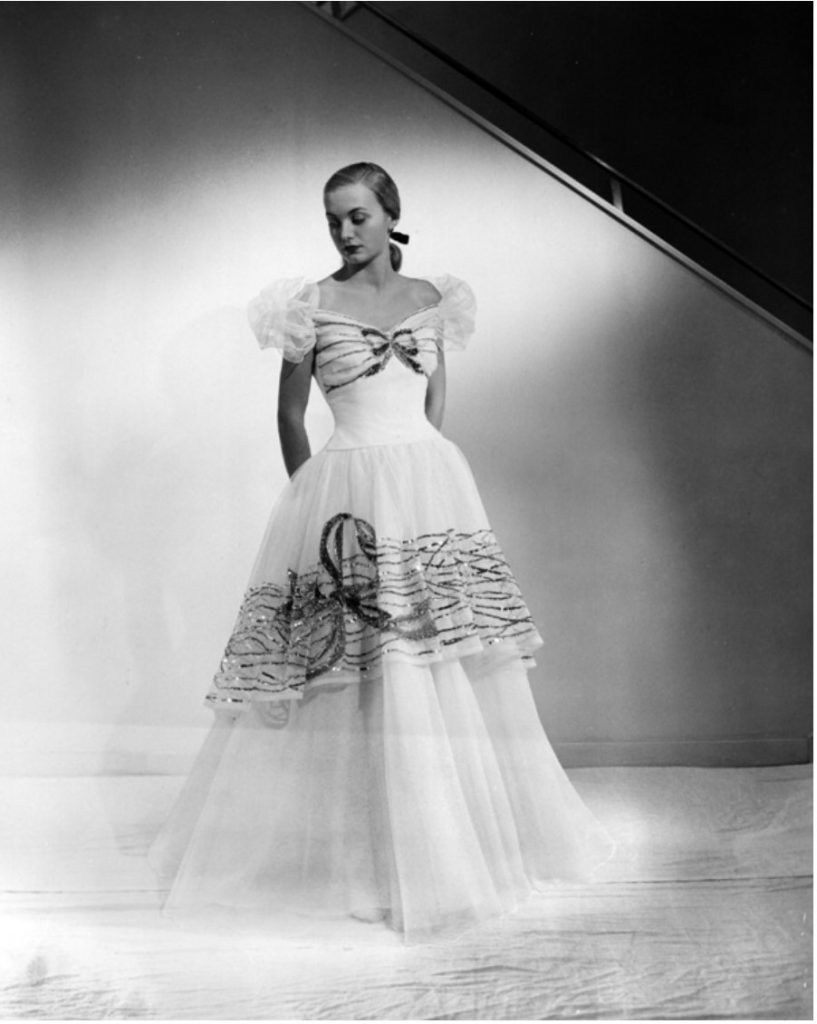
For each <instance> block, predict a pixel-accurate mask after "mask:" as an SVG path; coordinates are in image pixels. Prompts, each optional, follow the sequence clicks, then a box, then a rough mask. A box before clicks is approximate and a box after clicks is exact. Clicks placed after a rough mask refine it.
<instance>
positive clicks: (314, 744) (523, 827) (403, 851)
mask: <svg viewBox="0 0 817 1024" xmlns="http://www.w3.org/2000/svg"><path fill="white" fill-rule="evenodd" d="M540 644H541V639H540V637H539V634H538V633H537V632H536V629H535V627H534V625H533V623H532V621H531V618H530V613H529V612H528V609H527V607H526V606H525V604H524V601H523V600H522V597H521V595H520V593H519V590H518V588H517V586H516V582H515V580H514V579H513V576H512V574H511V572H510V569H509V567H508V566H507V563H506V562H505V560H504V556H503V555H502V552H501V550H500V549H499V547H498V545H497V544H496V541H495V538H494V537H493V535H492V534H491V533H490V527H489V524H488V520H487V518H486V516H485V512H484V509H483V507H482V503H481V501H480V499H479V495H478V493H477V489H476V486H475V485H474V481H473V478H472V476H471V473H470V470H469V468H468V466H467V463H466V462H465V459H464V458H463V457H462V455H461V453H460V452H459V449H457V448H456V446H455V445H453V444H451V443H450V442H448V441H446V440H444V439H443V438H442V437H439V436H437V437H434V438H431V439H427V440H420V441H415V442H413V443H409V444H392V445H383V446H371V447H365V448H362V449H354V450H340V451H333V450H324V451H323V452H320V453H318V455H316V456H315V457H314V458H312V459H310V460H309V461H308V462H307V463H306V464H305V465H304V466H303V467H302V468H301V469H300V470H299V471H298V473H296V474H295V476H294V478H293V480H292V483H291V485H290V486H289V487H288V488H286V490H285V491H284V493H283V495H282V497H281V499H280V500H279V502H278V504H277V505H276V507H275V509H274V510H273V514H272V516H271V519H270V523H269V526H268V529H267V532H266V535H265V537H264V541H263V544H262V547H261V551H260V554H259V556H258V559H257V561H256V564H255V567H254V569H253V573H252V577H251V580H250V585H249V588H248V591H247V595H246V597H245V600H244V602H243V604H242V608H241V611H240V613H239V617H238V622H237V623H236V627H235V630H234V631H233V634H232V636H231V638H230V642H229V644H228V647H227V651H226V652H225V657H224V660H223V662H222V664H221V667H220V669H219V672H218V674H217V676H216V680H215V683H214V686H213V687H212V688H211V691H210V693H209V694H208V700H209V702H210V704H211V705H212V706H213V707H214V709H215V711H216V720H215V723H214V725H213V727H212V729H211V731H210V733H209V735H208V738H207V740H206V742H205V743H204V745H203V747H202V749H201V751H200V753H199V755H198V758H197V760H196V762H195V764H194V766H193V769H192V771H191V774H190V776H189V778H188V780H187V782H186V784H185V786H184V788H183V790H182V792H181V795H180V797H179V799H178V801H177V803H176V805H175V808H174V810H173V812H172V813H171V816H170V818H169V820H168V821H167V823H166V824H165V826H164V829H163V830H162V832H161V834H160V835H159V837H158V838H157V840H156V842H155V843H154V845H153V848H152V850H151V861H152V863H153V865H154V866H155V868H156V869H157V871H158V873H159V874H160V876H161V878H162V880H163V882H164V885H165V887H166V890H167V899H166V903H165V909H166V911H167V912H168V913H171V914H174V915H182V916H184V915H187V914H195V915H197V916H199V915H201V914H204V915H205V916H206V915H208V914H210V913H215V912H216V911H218V910H221V911H224V910H226V911H227V912H228V913H230V914H231V915H234V918H232V919H234V920H241V919H243V918H244V917H245V916H246V917H247V919H248V920H252V921H253V922H258V921H259V920H260V921H262V922H263V921H264V920H269V921H270V922H271V921H273V920H274V919H276V918H278V917H279V916H280V915H281V914H282V913H283V912H288V913H291V914H294V915H301V916H302V917H304V918H309V919H310V920H324V919H326V920H328V919H330V918H342V919H345V920H348V919H350V918H356V919H358V920H361V921H365V922H384V923H385V924H387V925H389V926H391V927H392V928H393V929H394V930H395V931H397V932H400V933H402V935H403V936H404V937H405V939H406V940H407V941H409V942H411V941H422V940H427V939H429V938H433V937H434V936H438V935H444V934H446V933H448V932H450V931H456V930H459V929H461V928H462V927H464V926H467V925H469V924H473V923H476V922H478V921H480V920H482V919H484V918H487V917H492V916H495V915H497V914H501V913H503V912H505V911H508V910H511V909H513V908H514V907H515V906H516V905H517V904H518V902H519V901H520V900H522V899H524V898H526V897H527V896H528V895H529V894H530V893H531V892H532V891H533V890H534V889H535V888H537V887H539V886H540V885H543V884H546V883H548V882H552V881H553V880H555V879H564V880H588V879H591V878H592V874H593V870H594V868H595V867H597V866H598V865H600V864H601V863H603V862H604V861H605V860H606V859H607V858H608V857H609V856H610V855H611V853H612V849H613V843H612V840H611V839H610V837H609V836H608V835H607V833H606V832H605V830H604V829H603V828H602V826H601V825H600V824H599V823H598V821H597V820H596V819H595V817H594V816H593V815H592V813H591V812H590V811H589V810H588V808H587V807H586V806H585V804H584V803H583V802H582V800H581V798H580V797H579V795H578V794H577V793H576V791H575V789H574V788H573V786H572V784H571V783H570V781H569V779H568V777H567V775H566V774H565V772H564V770H563V769H562V767H561V766H560V764H559V762H558V760H557V758H556V756H555V754H554V752H553V750H552V748H551V745H550V743H549V741H548V739H547V737H546V735H545V733H544V731H543V729H542V726H541V724H540V722H539V718H538V714H537V710H536V706H535V704H534V701H533V698H532V694H531V691H530V687H529V683H528V678H527V667H528V666H529V664H530V661H531V657H530V656H531V652H532V651H534V650H535V649H536V648H537V647H538V646H539V645H540Z"/></svg>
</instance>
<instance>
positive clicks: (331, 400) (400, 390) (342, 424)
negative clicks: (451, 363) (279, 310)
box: [313, 305, 442, 450]
mask: <svg viewBox="0 0 817 1024" xmlns="http://www.w3.org/2000/svg"><path fill="white" fill-rule="evenodd" d="M313 320H314V323H315V333H316V343H315V363H314V373H315V379H316V380H317V382H318V386H319V387H320V389H321V391H322V392H323V394H324V396H325V398H326V401H327V402H328V404H329V407H330V409H331V410H332V414H333V416H334V419H335V430H334V432H333V434H332V437H331V439H330V440H329V443H328V445H327V448H328V449H330V450H332V449H338V448H360V447H365V446H368V445H379V444H403V443H407V442H410V441H417V440H424V439H426V438H429V437H434V436H436V435H437V433H438V432H437V430H436V429H435V428H434V427H433V426H432V425H431V423H429V421H428V420H427V419H426V415H425V395H426V387H427V384H428V378H429V377H430V376H431V374H432V373H433V372H434V370H435V369H436V368H437V361H438V358H439V357H438V345H440V344H441V330H442V321H441V317H440V311H439V305H433V306H425V307H423V308H422V309H417V310H415V311H414V312H412V313H410V314H409V315H408V316H406V317H404V318H403V319H402V320H400V321H399V322H398V323H397V324H395V325H393V326H392V327H391V328H388V329H384V328H379V327H374V326H372V325H370V324H366V323H363V322H362V321H359V320H355V319H354V318H353V317H350V316H347V315H346V314H344V313H336V312H333V311H331V310H323V309H316V310H315V311H314V312H313Z"/></svg>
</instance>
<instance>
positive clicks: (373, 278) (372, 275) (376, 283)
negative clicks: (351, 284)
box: [341, 250, 397, 292]
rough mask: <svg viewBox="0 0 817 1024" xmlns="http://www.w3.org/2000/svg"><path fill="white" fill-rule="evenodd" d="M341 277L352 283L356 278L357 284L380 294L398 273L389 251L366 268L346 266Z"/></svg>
mask: <svg viewBox="0 0 817 1024" xmlns="http://www.w3.org/2000/svg"><path fill="white" fill-rule="evenodd" d="M341 275H342V279H343V280H345V281H351V280H352V279H353V278H354V280H355V283H356V284H359V285H362V286H363V287H365V288H371V289H372V290H373V291H376V292H379V291H382V290H383V289H384V288H385V287H386V286H387V285H388V284H389V282H390V281H391V280H392V279H393V278H394V277H396V276H397V271H396V270H395V269H394V268H393V267H392V265H391V260H390V258H389V253H388V250H387V251H386V252H385V253H382V254H381V255H380V256H378V257H377V258H376V259H373V260H372V261H371V263H367V264H366V265H365V266H362V267H348V266H344V267H343V270H342V271H341Z"/></svg>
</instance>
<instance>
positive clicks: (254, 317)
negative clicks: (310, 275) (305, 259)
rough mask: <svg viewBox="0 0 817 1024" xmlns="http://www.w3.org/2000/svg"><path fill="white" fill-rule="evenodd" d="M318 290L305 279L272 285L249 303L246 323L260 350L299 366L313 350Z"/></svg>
mask: <svg viewBox="0 0 817 1024" xmlns="http://www.w3.org/2000/svg"><path fill="white" fill-rule="evenodd" d="M317 305H318V286H317V284H315V283H313V282H310V281H308V280H307V279H306V278H304V277H293V278H286V279H285V280H282V281H274V282H273V283H272V284H271V285H269V286H268V287H266V288H264V290H263V291H262V292H260V293H259V294H258V295H256V297H255V298H254V299H253V300H252V302H251V303H250V304H249V307H248V308H247V319H248V320H249V321H250V327H252V329H253V332H254V334H255V336H256V338H257V339H258V344H259V345H260V346H261V348H277V349H279V350H280V351H281V354H282V355H283V357H284V359H288V360H289V361H290V362H291V363H300V362H302V361H303V358H304V356H305V355H307V353H309V352H311V350H312V349H313V348H314V346H315V324H314V322H313V320H312V313H313V312H314V310H315V308H316V307H317Z"/></svg>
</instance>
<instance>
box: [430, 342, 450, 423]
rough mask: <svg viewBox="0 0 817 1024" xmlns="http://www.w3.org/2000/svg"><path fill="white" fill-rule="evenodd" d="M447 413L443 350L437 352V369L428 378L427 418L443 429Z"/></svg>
mask: <svg viewBox="0 0 817 1024" xmlns="http://www.w3.org/2000/svg"><path fill="white" fill-rule="evenodd" d="M444 413H445V359H444V357H443V350H442V348H440V349H439V350H438V352H437V369H436V370H435V371H434V373H432V374H431V376H430V377H429V378H428V388H427V389H426V419H427V420H428V421H429V423H431V425H432V426H434V427H436V428H437V430H441V429H442V425H443V414H444Z"/></svg>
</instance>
